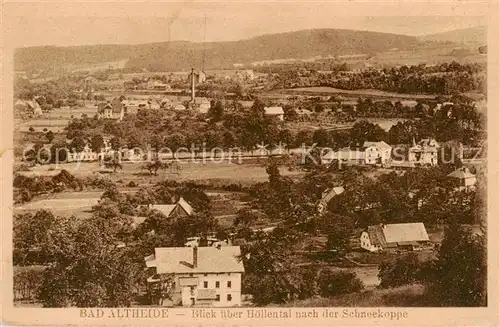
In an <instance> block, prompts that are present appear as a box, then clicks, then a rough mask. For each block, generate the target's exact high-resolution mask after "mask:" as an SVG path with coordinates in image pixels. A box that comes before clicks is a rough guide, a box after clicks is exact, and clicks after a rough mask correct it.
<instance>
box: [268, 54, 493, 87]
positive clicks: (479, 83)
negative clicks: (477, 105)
mask: <svg viewBox="0 0 500 327" xmlns="http://www.w3.org/2000/svg"><path fill="white" fill-rule="evenodd" d="M279 77H280V78H279V80H278V81H277V84H276V85H275V88H296V87H311V86H330V87H335V88H339V89H344V90H359V89H376V90H382V91H389V92H398V93H411V94H414V93H417V94H418V93H428V94H457V93H466V92H485V91H486V67H485V66H484V65H480V64H463V65H461V64H459V63H456V62H452V63H450V64H448V63H443V64H441V65H439V66H434V67H426V66H425V65H418V66H417V65H413V66H401V67H399V68H391V69H387V68H384V69H370V70H364V71H361V72H356V73H346V72H343V71H338V72H333V73H318V72H311V73H308V74H307V75H302V74H299V73H298V72H286V73H282V74H280V75H279Z"/></svg>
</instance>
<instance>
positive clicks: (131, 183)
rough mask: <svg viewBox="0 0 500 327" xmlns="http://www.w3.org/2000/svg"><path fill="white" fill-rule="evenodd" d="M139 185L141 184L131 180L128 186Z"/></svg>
mask: <svg viewBox="0 0 500 327" xmlns="http://www.w3.org/2000/svg"><path fill="white" fill-rule="evenodd" d="M137 186H139V185H138V184H137V183H136V182H134V181H130V182H129V183H128V187H137Z"/></svg>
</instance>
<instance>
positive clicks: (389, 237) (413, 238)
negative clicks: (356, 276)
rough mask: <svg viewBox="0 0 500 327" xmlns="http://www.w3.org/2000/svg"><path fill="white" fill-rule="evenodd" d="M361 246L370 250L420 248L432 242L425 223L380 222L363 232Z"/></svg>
mask: <svg viewBox="0 0 500 327" xmlns="http://www.w3.org/2000/svg"><path fill="white" fill-rule="evenodd" d="M360 240H361V248H362V249H365V250H368V251H370V252H379V251H399V250H410V251H412V250H419V249H422V248H424V247H427V246H428V245H429V244H430V240H429V235H427V231H426V229H425V226H424V224H423V223H405V224H387V225H384V224H380V225H374V226H368V228H367V230H366V231H364V232H362V233H361V237H360Z"/></svg>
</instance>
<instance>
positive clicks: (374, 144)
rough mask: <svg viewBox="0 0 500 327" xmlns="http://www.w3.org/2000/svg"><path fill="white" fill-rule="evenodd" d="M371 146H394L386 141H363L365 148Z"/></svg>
mask: <svg viewBox="0 0 500 327" xmlns="http://www.w3.org/2000/svg"><path fill="white" fill-rule="evenodd" d="M370 146H376V147H377V148H379V149H392V147H391V146H390V145H389V144H387V143H385V142H384V141H378V142H368V141H365V143H363V148H368V147H370Z"/></svg>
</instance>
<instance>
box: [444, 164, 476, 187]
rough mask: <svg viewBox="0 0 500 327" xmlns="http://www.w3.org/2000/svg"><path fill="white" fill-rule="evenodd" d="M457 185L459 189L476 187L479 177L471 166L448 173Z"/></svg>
mask: <svg viewBox="0 0 500 327" xmlns="http://www.w3.org/2000/svg"><path fill="white" fill-rule="evenodd" d="M448 177H449V178H451V179H452V180H453V181H454V182H455V183H456V185H457V189H458V190H463V191H465V190H471V189H474V188H475V185H476V182H477V179H476V175H474V174H472V173H471V172H470V170H469V168H466V167H462V168H459V169H457V170H455V171H454V172H452V173H451V174H449V175H448Z"/></svg>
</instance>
